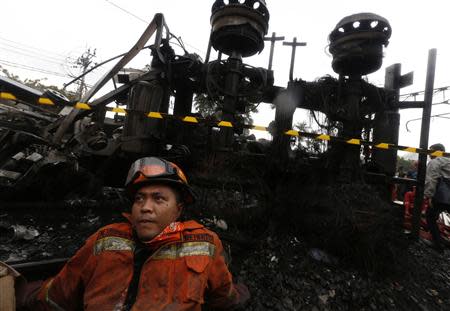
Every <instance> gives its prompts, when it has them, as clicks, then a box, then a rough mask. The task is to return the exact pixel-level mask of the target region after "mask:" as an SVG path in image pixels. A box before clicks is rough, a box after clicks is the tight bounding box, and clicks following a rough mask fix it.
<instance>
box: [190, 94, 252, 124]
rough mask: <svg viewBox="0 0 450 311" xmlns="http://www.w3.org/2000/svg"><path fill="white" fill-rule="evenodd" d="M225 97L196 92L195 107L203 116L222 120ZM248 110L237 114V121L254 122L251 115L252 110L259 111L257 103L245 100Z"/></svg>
mask: <svg viewBox="0 0 450 311" xmlns="http://www.w3.org/2000/svg"><path fill="white" fill-rule="evenodd" d="M223 100H224V98H223V97H217V98H212V97H211V96H209V95H207V94H196V95H195V97H194V107H195V109H197V111H198V112H199V113H200V114H201V116H202V117H203V118H215V119H217V120H222V111H221V107H222V106H223ZM244 105H245V107H246V112H245V113H241V114H236V116H235V118H236V122H237V123H238V124H240V125H242V124H248V125H251V124H253V119H252V117H251V116H250V113H251V112H257V111H258V110H257V109H256V107H257V104H255V103H250V102H248V101H247V102H245V103H244Z"/></svg>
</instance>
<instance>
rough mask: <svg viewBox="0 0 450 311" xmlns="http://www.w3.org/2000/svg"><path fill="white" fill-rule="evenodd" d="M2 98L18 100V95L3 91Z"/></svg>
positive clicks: (0, 94) (0, 96)
mask: <svg viewBox="0 0 450 311" xmlns="http://www.w3.org/2000/svg"><path fill="white" fill-rule="evenodd" d="M0 98H1V99H9V100H16V99H17V98H16V96H14V95H13V94H11V93H6V92H1V93H0Z"/></svg>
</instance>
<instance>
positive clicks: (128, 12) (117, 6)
mask: <svg viewBox="0 0 450 311" xmlns="http://www.w3.org/2000/svg"><path fill="white" fill-rule="evenodd" d="M105 1H106V2H108V3H109V4H111V5H112V6H115V7H116V8H118V9H119V10H121V11H123V12H124V13H126V14H128V15H130V16H132V17H134V18H136V19H138V20H139V21H141V22H143V23H145V24H147V25H148V24H149V22H148V21H146V20H145V19H143V18H141V17H139V16H137V15H136V14H134V13H132V12H130V11H128V10H126V9H124V8H122V7H121V6H119V5H117V4H115V3H114V2H112V1H111V0H105ZM169 34H170V35H171V36H173V37H174V38H176V39H177V40H179V38H178V37H176V36H175V35H174V34H172V33H170V32H169ZM178 42H179V43H180V41H178ZM180 45H182V48H183V50H185V51H186V49H185V48H184V46H185V45H187V46H189V47H191V48H192V49H194V50H196V51H197V52H200V53H202V54H203V55H206V53H205V52H204V51H202V50H200V49H198V48H196V47H195V46H193V45H191V44H188V43H180ZM186 54H187V53H186Z"/></svg>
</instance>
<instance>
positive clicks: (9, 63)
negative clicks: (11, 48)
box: [0, 59, 70, 78]
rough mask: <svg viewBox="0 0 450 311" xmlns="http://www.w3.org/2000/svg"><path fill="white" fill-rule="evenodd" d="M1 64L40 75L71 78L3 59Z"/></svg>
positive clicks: (0, 60)
mask: <svg viewBox="0 0 450 311" xmlns="http://www.w3.org/2000/svg"><path fill="white" fill-rule="evenodd" d="M0 64H3V65H6V66H11V67H16V68H21V69H26V70H30V71H35V72H40V73H46V74H50V75H54V76H59V77H63V78H67V77H69V78H70V76H68V75H65V74H62V73H58V72H55V71H50V70H46V69H42V68H38V67H33V66H27V65H23V64H19V63H14V62H10V61H7V60H3V59H0Z"/></svg>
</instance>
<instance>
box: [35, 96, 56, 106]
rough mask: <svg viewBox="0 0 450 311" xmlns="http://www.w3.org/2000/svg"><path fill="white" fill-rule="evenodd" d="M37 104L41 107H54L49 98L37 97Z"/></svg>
mask: <svg viewBox="0 0 450 311" xmlns="http://www.w3.org/2000/svg"><path fill="white" fill-rule="evenodd" d="M38 103H39V104H41V105H49V106H53V105H55V103H54V102H53V101H52V100H51V99H50V98H46V97H39V100H38Z"/></svg>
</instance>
